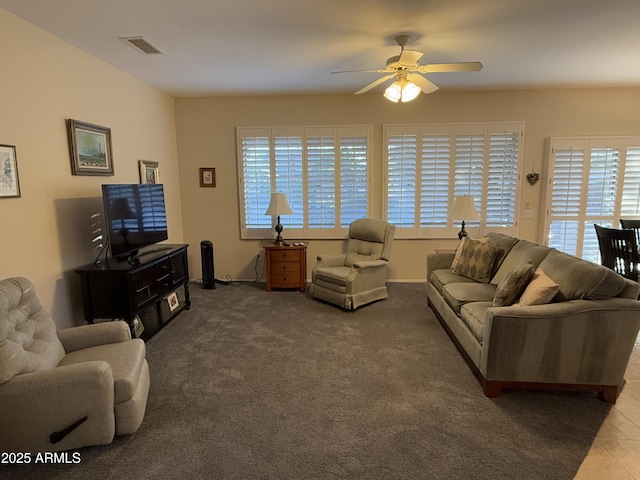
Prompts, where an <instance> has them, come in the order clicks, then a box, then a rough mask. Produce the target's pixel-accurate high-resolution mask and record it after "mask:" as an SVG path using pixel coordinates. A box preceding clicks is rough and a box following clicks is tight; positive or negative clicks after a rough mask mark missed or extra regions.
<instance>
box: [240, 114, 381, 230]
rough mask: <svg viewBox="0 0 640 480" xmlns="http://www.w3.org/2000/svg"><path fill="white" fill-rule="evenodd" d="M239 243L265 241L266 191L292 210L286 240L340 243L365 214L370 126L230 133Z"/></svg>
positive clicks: (268, 222)
mask: <svg viewBox="0 0 640 480" xmlns="http://www.w3.org/2000/svg"><path fill="white" fill-rule="evenodd" d="M236 136H237V143H238V152H239V156H238V171H239V175H240V200H241V201H240V204H241V205H240V215H241V221H242V228H241V233H242V238H271V237H272V236H273V229H272V225H273V222H274V221H275V219H272V218H270V217H269V216H266V215H264V212H265V211H266V210H267V207H268V205H269V200H270V194H271V192H282V193H285V194H286V196H287V200H288V202H289V205H290V207H291V210H292V211H293V214H292V215H283V216H281V218H280V222H281V223H282V225H283V226H284V228H285V230H286V232H287V235H288V237H289V238H297V239H307V238H343V237H344V236H345V235H346V229H347V228H348V227H349V224H350V223H351V222H352V221H353V220H355V219H356V218H363V217H366V216H367V215H368V212H369V211H370V207H369V202H370V188H369V158H370V143H371V127H369V126H340V127H291V128H285V127H282V128H281V127H277V128H276V127H264V128H244V127H239V128H238V129H237V131H236Z"/></svg>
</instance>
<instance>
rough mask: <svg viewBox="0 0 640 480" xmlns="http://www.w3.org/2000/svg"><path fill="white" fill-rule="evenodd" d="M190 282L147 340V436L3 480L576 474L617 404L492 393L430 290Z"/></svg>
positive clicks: (19, 470) (13, 472)
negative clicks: (343, 304)
mask: <svg viewBox="0 0 640 480" xmlns="http://www.w3.org/2000/svg"><path fill="white" fill-rule="evenodd" d="M191 291H192V300H193V306H192V308H191V310H190V311H188V312H187V311H185V312H183V313H182V314H181V315H180V316H179V317H177V318H176V319H175V320H174V321H173V322H171V323H169V324H168V325H167V326H166V327H165V328H164V329H163V330H161V331H160V332H159V333H158V334H157V335H156V336H155V337H153V338H152V339H151V340H150V341H149V342H148V344H147V358H148V361H149V365H150V368H151V382H152V383H151V392H150V395H149V401H148V406H147V413H146V417H145V420H144V422H143V424H142V426H141V428H140V430H139V431H138V432H137V433H136V434H134V435H130V436H123V437H117V438H116V439H115V440H114V442H113V443H112V444H111V445H107V446H97V447H89V448H85V449H82V450H80V455H81V460H82V461H81V463H80V464H77V465H55V466H42V465H37V466H36V465H30V466H21V467H6V466H4V465H2V466H0V477H2V476H3V474H5V475H7V476H15V477H16V478H17V477H19V478H25V479H26V478H48V479H58V478H59V479H65V480H68V479H89V478H100V479H129V478H136V479H145V478H176V479H178V478H180V479H191V478H194V479H203V478H211V479H243V480H249V479H269V480H271V479H273V480H276V479H277V480H284V479H291V480H293V479H296V480H302V479H367V480H374V479H385V480H386V479H464V480H469V479H473V480H477V479H492V480H494V479H515V478H518V479H571V478H573V476H574V475H575V473H576V471H577V469H578V467H579V466H580V463H581V461H582V459H583V458H584V456H585V455H586V454H587V452H588V450H589V447H590V445H591V443H592V441H593V439H594V437H595V435H596V434H597V432H598V429H599V427H600V425H601V424H602V422H603V420H604V418H605V416H606V414H607V412H608V410H609V408H610V407H609V405H608V404H606V403H604V402H601V401H599V400H598V399H597V398H596V395H595V394H592V393H571V392H561V393H548V392H509V391H507V392H505V393H503V395H502V396H501V397H499V398H497V399H488V398H485V397H484V396H483V394H482V391H481V388H480V385H479V384H478V382H477V381H476V379H475V378H474V377H473V375H472V373H471V372H470V370H469V369H468V368H467V366H466V364H465V363H464V361H463V359H462V357H461V356H460V354H459V353H458V352H457V350H456V349H455V347H454V346H453V344H452V343H451V341H450V340H449V338H448V337H447V336H446V334H445V333H444V331H443V329H442V327H441V326H440V325H439V323H438V322H437V320H436V319H435V318H434V316H433V314H431V312H430V311H429V309H428V308H427V306H426V295H425V292H424V285H423V284H408V283H405V284H399V283H392V284H390V285H389V299H388V300H386V301H381V302H377V303H375V304H372V305H369V306H366V307H363V308H361V309H359V310H357V311H356V312H354V313H349V312H344V311H342V310H340V309H338V308H335V307H333V306H331V305H328V304H325V303H322V302H319V301H315V300H312V299H310V298H308V297H306V295H305V294H303V293H300V292H296V291H284V292H282V291H279V292H270V293H267V292H265V291H264V284H250V283H248V284H242V285H240V286H218V288H217V289H215V290H202V289H201V288H199V287H197V286H193V287H192V288H191ZM5 467H6V468H5ZM3 470H4V471H3Z"/></svg>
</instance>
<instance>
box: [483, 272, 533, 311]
mask: <svg viewBox="0 0 640 480" xmlns="http://www.w3.org/2000/svg"><path fill="white" fill-rule="evenodd" d="M534 272H535V267H534V265H533V264H532V263H523V264H522V265H520V266H518V267H516V268H515V270H513V271H512V272H511V273H510V274H509V275H507V276H506V277H505V278H504V280H502V281H501V282H500V283H499V284H498V287H497V288H496V293H495V296H494V297H493V306H494V307H506V306H508V305H513V304H514V303H515V302H516V300H518V299H519V298H520V296H521V295H522V292H524V290H525V288H526V287H527V284H528V283H529V281H530V280H531V278H532V277H533V274H534Z"/></svg>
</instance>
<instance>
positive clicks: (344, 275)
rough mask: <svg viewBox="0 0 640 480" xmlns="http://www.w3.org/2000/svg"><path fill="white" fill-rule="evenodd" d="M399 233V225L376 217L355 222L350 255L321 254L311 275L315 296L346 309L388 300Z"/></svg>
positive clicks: (351, 227) (348, 246)
mask: <svg viewBox="0 0 640 480" xmlns="http://www.w3.org/2000/svg"><path fill="white" fill-rule="evenodd" d="M395 230H396V227H395V225H392V224H390V223H387V222H385V221H382V220H376V219H373V218H361V219H359V220H355V221H353V222H352V223H351V225H350V226H349V239H348V241H347V248H346V253H344V254H333V255H318V261H317V263H316V265H315V267H314V268H313V270H312V272H311V286H310V288H309V293H310V294H311V296H312V297H314V298H319V299H321V300H325V301H327V302H330V303H333V304H335V305H338V306H340V307H342V308H344V309H346V310H355V309H356V308H358V307H359V306H361V305H366V304H367V303H371V302H374V301H376V300H382V299H385V298H387V286H386V279H387V275H388V270H389V257H390V255H391V243H392V242H393V235H394V233H395Z"/></svg>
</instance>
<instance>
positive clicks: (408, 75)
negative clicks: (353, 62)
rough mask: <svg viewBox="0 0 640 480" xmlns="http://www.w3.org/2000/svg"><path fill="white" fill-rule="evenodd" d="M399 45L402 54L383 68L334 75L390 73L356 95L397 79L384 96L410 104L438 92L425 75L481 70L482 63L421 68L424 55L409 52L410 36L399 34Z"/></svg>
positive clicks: (434, 64)
mask: <svg viewBox="0 0 640 480" xmlns="http://www.w3.org/2000/svg"><path fill="white" fill-rule="evenodd" d="M395 40H396V42H397V43H398V45H400V55H394V56H393V57H390V58H388V59H387V65H386V67H385V68H383V69H367V70H342V71H339V72H331V73H352V72H378V73H388V74H389V75H385V76H383V77H380V78H379V79H377V80H375V81H373V82H371V83H370V84H369V85H367V86H366V87H364V88H361V89H360V90H358V91H357V92H356V95H358V94H360V93H365V92H368V91H369V90H371V89H372V88H374V87H377V86H378V85H380V84H382V83H384V82H387V81H389V80H391V79H392V78H395V79H396V80H395V81H394V82H393V83H392V84H391V85H390V86H389V87H388V88H387V89H386V90H385V93H384V96H385V97H386V98H387V99H389V100H391V101H393V102H397V101H398V100H401V101H403V102H408V101H410V100H413V99H414V98H416V97H417V96H418V95H419V94H420V91H422V92H424V93H431V92H435V91H436V90H437V89H438V86H437V85H436V84H435V83H433V82H431V81H430V80H428V79H426V78H425V77H423V76H422V75H421V74H424V73H442V72H477V71H479V70H481V69H482V63H480V62H458V63H432V64H427V65H420V64H419V63H418V61H419V60H420V58H421V57H422V55H423V53H422V52H418V51H417V50H407V49H405V48H404V47H405V45H406V44H407V42H408V41H409V35H398V36H396V37H395Z"/></svg>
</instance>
